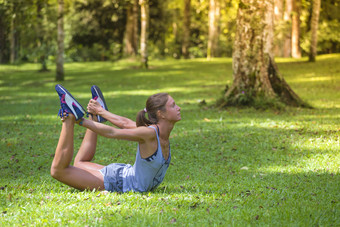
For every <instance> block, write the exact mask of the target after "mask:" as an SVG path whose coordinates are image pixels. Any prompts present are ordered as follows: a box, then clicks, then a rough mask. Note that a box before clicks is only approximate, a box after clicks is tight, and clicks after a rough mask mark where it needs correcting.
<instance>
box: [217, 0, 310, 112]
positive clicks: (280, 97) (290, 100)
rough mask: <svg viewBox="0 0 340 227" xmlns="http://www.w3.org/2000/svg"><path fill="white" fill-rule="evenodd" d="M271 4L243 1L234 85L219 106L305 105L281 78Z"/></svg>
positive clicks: (227, 90) (238, 26)
mask: <svg viewBox="0 0 340 227" xmlns="http://www.w3.org/2000/svg"><path fill="white" fill-rule="evenodd" d="M273 10H274V7H273V4H272V1H271V0H241V1H240V3H239V8H238V14H237V21H236V26H237V29H236V30H237V32H236V37H235V42H234V52H233V78H234V79H233V84H232V85H231V86H230V88H227V89H226V92H225V94H224V98H223V99H222V100H221V102H220V103H219V105H220V106H221V107H225V106H228V105H254V106H256V105H264V103H268V104H269V105H270V104H271V103H277V102H283V103H285V104H287V105H292V106H305V105H306V104H305V103H304V102H303V101H302V100H301V99H300V98H299V97H298V96H297V95H296V94H295V93H294V91H293V90H292V89H291V88H290V87H289V85H288V84H287V83H286V81H285V80H284V79H283V78H282V77H281V76H280V74H279V71H278V67H277V65H276V63H275V61H274V57H273V50H272V49H273V48H272V41H273Z"/></svg>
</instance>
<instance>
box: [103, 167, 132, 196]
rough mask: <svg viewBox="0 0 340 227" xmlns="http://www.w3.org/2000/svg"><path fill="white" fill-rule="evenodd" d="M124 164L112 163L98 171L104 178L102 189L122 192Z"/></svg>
mask: <svg viewBox="0 0 340 227" xmlns="http://www.w3.org/2000/svg"><path fill="white" fill-rule="evenodd" d="M125 166H126V164H121V163H112V164H110V165H108V166H105V167H104V168H103V169H101V170H99V171H100V172H101V173H102V174H103V176H104V187H105V190H106V191H109V192H123V169H124V167H125Z"/></svg>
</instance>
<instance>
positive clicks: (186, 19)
mask: <svg viewBox="0 0 340 227" xmlns="http://www.w3.org/2000/svg"><path fill="white" fill-rule="evenodd" d="M190 8H191V0H184V13H183V42H182V55H183V57H184V58H186V59H187V58H189V44H190Z"/></svg>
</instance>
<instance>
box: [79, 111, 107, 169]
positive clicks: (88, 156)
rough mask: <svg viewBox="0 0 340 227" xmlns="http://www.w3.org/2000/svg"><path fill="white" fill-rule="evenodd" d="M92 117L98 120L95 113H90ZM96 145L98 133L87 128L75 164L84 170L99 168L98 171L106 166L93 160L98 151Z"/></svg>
mask: <svg viewBox="0 0 340 227" xmlns="http://www.w3.org/2000/svg"><path fill="white" fill-rule="evenodd" d="M90 119H91V120H93V121H98V120H97V116H95V115H93V116H91V115H90ZM96 146H97V133H95V132H93V131H91V130H90V129H87V130H86V133H85V136H84V139H83V142H82V144H81V146H80V148H79V151H78V153H77V155H76V157H75V159H74V166H76V167H78V168H81V169H84V170H97V171H98V170H100V169H102V168H104V166H102V165H99V164H97V163H92V162H91V161H92V159H93V157H94V155H95V153H96Z"/></svg>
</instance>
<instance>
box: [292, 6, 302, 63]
mask: <svg viewBox="0 0 340 227" xmlns="http://www.w3.org/2000/svg"><path fill="white" fill-rule="evenodd" d="M292 57H293V58H301V49H300V0H293V15H292Z"/></svg>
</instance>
